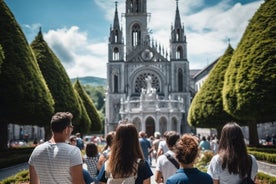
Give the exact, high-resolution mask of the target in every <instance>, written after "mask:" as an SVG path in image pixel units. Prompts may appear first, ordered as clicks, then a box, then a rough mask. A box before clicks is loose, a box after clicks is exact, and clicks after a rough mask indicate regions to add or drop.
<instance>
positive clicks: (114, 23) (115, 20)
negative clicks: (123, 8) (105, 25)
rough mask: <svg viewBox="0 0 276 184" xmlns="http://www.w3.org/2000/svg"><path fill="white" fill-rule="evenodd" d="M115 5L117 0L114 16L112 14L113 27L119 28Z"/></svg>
mask: <svg viewBox="0 0 276 184" xmlns="http://www.w3.org/2000/svg"><path fill="white" fill-rule="evenodd" d="M117 5H118V1H115V16H114V22H113V29H118V30H120V23H119V18H118V9H117Z"/></svg>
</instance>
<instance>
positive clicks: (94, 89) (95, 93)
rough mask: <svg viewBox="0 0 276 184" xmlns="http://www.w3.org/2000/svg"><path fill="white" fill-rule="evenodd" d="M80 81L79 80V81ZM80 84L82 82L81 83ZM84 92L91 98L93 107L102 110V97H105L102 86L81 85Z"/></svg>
mask: <svg viewBox="0 0 276 184" xmlns="http://www.w3.org/2000/svg"><path fill="white" fill-rule="evenodd" d="M80 82H81V81H80ZM81 84H82V83H81ZM83 88H84V89H85V91H86V93H87V94H88V95H89V96H90V98H91V99H92V100H93V102H94V104H95V107H96V108H97V109H98V110H99V111H103V112H104V104H105V102H104V98H105V89H104V87H103V86H91V85H83Z"/></svg>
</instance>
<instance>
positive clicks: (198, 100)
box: [188, 45, 234, 128]
mask: <svg viewBox="0 0 276 184" xmlns="http://www.w3.org/2000/svg"><path fill="white" fill-rule="evenodd" d="M233 52H234V50H233V48H232V47H231V46H230V45H229V46H228V48H227V49H226V51H225V53H224V54H223V56H221V57H220V58H219V59H218V61H217V63H216V64H215V66H214V68H213V69H212V70H211V72H210V73H209V76H208V78H207V79H206V81H205V82H204V84H203V85H202V87H201V88H200V90H199V91H198V92H197V94H196V95H195V97H194V99H193V101H192V103H191V106H190V109H189V112H188V123H189V124H190V125H192V126H195V127H205V128H216V127H218V126H220V127H222V126H223V125H224V124H225V123H227V122H228V121H230V120H233V117H232V116H230V115H229V114H228V113H226V112H225V111H224V110H223V103H222V94H221V91H222V88H223V82H224V74H225V71H226V69H227V67H228V64H229V62H230V60H231V57H232V55H233Z"/></svg>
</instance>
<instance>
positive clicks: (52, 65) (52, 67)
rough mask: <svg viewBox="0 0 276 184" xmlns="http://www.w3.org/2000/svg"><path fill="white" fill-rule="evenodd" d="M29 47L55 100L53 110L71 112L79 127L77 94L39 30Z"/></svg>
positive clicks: (80, 122) (75, 124) (75, 123)
mask: <svg viewBox="0 0 276 184" xmlns="http://www.w3.org/2000/svg"><path fill="white" fill-rule="evenodd" d="M31 47H32V49H33V51H34V53H35V56H36V58H37V62H38V65H39V67H40V69H41V71H42V74H43V76H44V78H45V80H46V82H47V84H48V86H49V89H50V91H51V93H52V95H53V98H54V100H55V111H56V112H59V111H69V112H71V113H72V114H73V116H74V119H73V125H74V126H75V127H81V126H82V123H83V122H82V121H81V119H82V114H81V106H80V103H79V101H78V99H77V98H78V97H77V94H76V92H75V90H74V89H73V85H72V83H71V80H70V78H69V77H68V75H67V73H66V71H65V69H64V67H63V66H62V64H61V62H60V60H59V59H58V58H57V56H56V55H55V54H54V53H53V51H52V50H51V49H50V48H49V46H48V44H47V43H46V42H45V41H44V39H43V36H42V33H41V30H40V31H39V33H38V35H37V36H36V38H35V40H34V41H33V42H32V43H31ZM84 123H85V122H84ZM83 127H84V128H85V127H87V126H85V125H83Z"/></svg>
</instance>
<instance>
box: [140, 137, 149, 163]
mask: <svg viewBox="0 0 276 184" xmlns="http://www.w3.org/2000/svg"><path fill="white" fill-rule="evenodd" d="M139 143H140V145H141V148H142V151H143V154H144V157H145V159H146V160H147V161H148V159H149V158H148V157H149V149H150V148H151V144H150V141H149V140H147V139H146V138H139Z"/></svg>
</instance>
